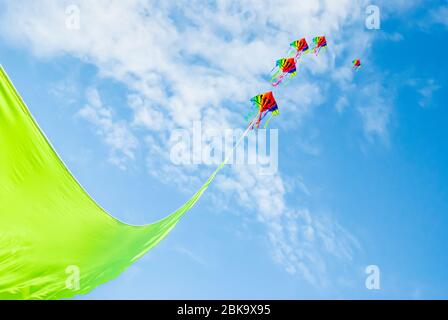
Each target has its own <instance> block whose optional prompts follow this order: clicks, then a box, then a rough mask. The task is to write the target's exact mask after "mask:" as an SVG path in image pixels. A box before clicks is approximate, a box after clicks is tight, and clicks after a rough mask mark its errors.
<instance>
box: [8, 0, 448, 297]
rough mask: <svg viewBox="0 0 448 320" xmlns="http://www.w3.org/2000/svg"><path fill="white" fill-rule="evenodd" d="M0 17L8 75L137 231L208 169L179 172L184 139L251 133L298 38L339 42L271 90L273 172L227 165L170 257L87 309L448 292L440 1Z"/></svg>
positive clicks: (120, 6)
mask: <svg viewBox="0 0 448 320" xmlns="http://www.w3.org/2000/svg"><path fill="white" fill-rule="evenodd" d="M70 4H75V5H77V6H78V7H79V8H80V23H81V24H80V29H79V30H68V29H67V28H66V27H65V20H66V18H67V16H66V14H65V8H66V6H67V5H70ZM369 4H374V5H377V6H378V8H379V9H380V13H381V27H380V29H379V30H368V29H367V28H366V27H365V24H364V20H365V18H366V14H365V8H366V7H367V5H369ZM0 9H1V10H0V16H1V19H0V63H1V64H2V65H3V67H4V68H5V69H6V71H7V72H8V74H9V75H10V77H11V78H12V80H13V82H14V84H15V86H16V87H17V88H18V90H19V92H20V93H21V95H22V97H23V98H24V100H25V101H26V103H27V105H28V107H29V108H30V110H31V112H32V114H33V115H34V116H35V118H36V119H37V121H38V123H39V124H40V126H41V128H42V129H43V130H44V132H45V133H46V135H47V136H48V137H49V139H50V141H52V144H53V145H54V147H55V148H56V150H57V151H58V153H59V155H60V156H61V158H62V159H63V160H64V161H65V163H66V164H67V165H68V167H69V168H70V170H71V171H72V172H73V173H74V175H75V176H76V178H77V179H78V180H79V181H80V182H81V184H82V185H83V186H84V187H85V189H86V190H87V191H88V192H89V194H90V195H91V196H92V197H93V198H94V199H95V200H96V201H97V202H98V203H100V204H101V206H103V207H104V208H105V209H106V210H107V211H108V212H110V213H111V214H112V215H113V216H115V217H117V218H119V219H121V220H123V221H126V222H128V223H131V224H144V223H150V222H153V221H155V220H157V219H159V218H161V217H164V216H165V215H167V214H169V213H170V212H172V211H174V210H175V209H176V208H177V207H179V206H180V205H181V204H182V203H183V202H184V201H185V200H187V199H188V198H189V196H190V195H191V194H192V193H193V192H194V191H195V190H196V189H197V188H198V187H199V186H200V185H201V182H203V181H204V180H205V178H206V177H207V175H209V174H210V173H211V172H212V171H213V167H212V166H205V165H201V166H176V165H174V164H172V163H170V161H169V150H170V149H169V147H170V145H169V137H170V133H171V132H172V131H173V130H175V129H177V128H181V129H185V130H191V128H192V123H193V121H201V122H202V124H203V125H204V126H212V127H216V128H218V129H224V128H242V127H243V126H244V119H243V114H245V113H246V111H247V109H245V108H247V106H248V102H247V101H248V100H249V99H250V98H251V97H252V96H254V95H255V94H258V93H260V92H263V91H266V90H268V89H269V84H268V83H267V82H266V77H267V73H268V72H269V70H270V69H271V68H272V64H273V63H274V61H275V59H276V58H279V57H280V56H281V55H282V54H284V53H285V51H286V50H287V47H288V43H289V42H291V41H292V40H295V39H297V38H301V37H302V36H306V37H307V38H308V39H309V41H310V39H311V37H312V36H315V35H319V34H325V35H327V38H328V42H329V47H328V50H326V51H323V52H322V53H321V54H320V55H319V56H318V57H313V56H311V55H309V56H305V57H304V58H303V59H302V61H301V65H300V67H299V75H298V77H297V78H295V79H294V80H292V81H291V82H290V83H289V85H288V86H287V87H285V88H283V89H281V90H276V92H275V94H276V97H277V100H278V102H279V105H280V109H281V116H280V117H279V118H277V119H275V121H273V122H272V124H271V128H277V129H278V130H279V155H278V156H279V171H278V173H277V174H276V175H274V176H258V175H257V174H256V170H254V169H253V168H250V167H239V168H235V167H231V166H229V167H228V168H226V169H225V170H224V171H223V172H222V175H221V176H220V178H219V179H218V180H217V181H216V184H215V185H213V186H212V188H211V189H210V190H209V191H208V193H207V194H206V195H205V196H204V198H203V199H202V200H201V201H200V203H199V204H198V205H197V206H196V207H195V208H194V209H193V210H192V211H191V212H190V213H189V214H188V215H187V216H186V217H185V218H184V219H183V220H182V221H181V223H179V225H178V226H177V227H176V228H175V229H174V230H173V232H172V233H171V234H170V235H169V236H168V237H167V238H166V239H165V240H164V241H163V242H162V243H161V244H160V245H158V246H157V247H156V248H154V249H153V250H151V251H150V252H149V253H148V254H147V255H146V256H145V257H143V258H142V259H141V260H140V261H138V262H137V263H136V264H135V265H134V266H132V267H131V268H130V269H128V270H127V271H126V272H125V273H123V274H122V275H121V276H120V277H119V278H117V279H116V280H114V281H111V282H110V283H106V284H104V285H103V286H101V287H99V288H97V289H96V290H94V291H93V292H92V293H91V294H89V295H88V296H86V297H82V298H87V299H95V298H103V299H104V298H105V299H107V298H123V299H147V298H148V299H153V298H184V299H186V298H189V299H194V298H212V299H213V298H253V299H257V298H267V299H280V298H286V299H296V298H361V299H362V298H446V297H447V293H448V287H447V283H448V276H447V274H446V272H445V270H446V268H447V267H448V257H447V254H446V244H447V243H448V236H447V235H446V232H445V229H446V227H447V226H448V215H447V214H448V185H447V181H448V169H447V167H446V165H445V164H446V163H447V161H448V159H447V157H448V154H447V151H446V149H447V148H446V145H447V143H446V141H447V138H448V128H447V126H446V125H445V122H446V119H447V115H448V112H447V110H446V108H445V106H446V104H444V101H446V99H447V98H448V96H447V89H446V83H447V77H448V76H447V72H446V69H447V68H446V61H445V55H446V54H445V52H446V49H447V45H446V44H445V42H444V41H443V39H445V38H446V35H447V34H446V33H447V28H448V20H447V17H448V14H447V12H448V2H447V1H432V2H423V1H377V2H376V3H374V2H372V3H370V2H369V3H368V2H364V1H346V0H340V1H339V0H338V1H333V0H332V1H301V2H300V1H281V2H273V3H270V2H269V1H266V2H264V3H263V4H260V3H258V2H257V1H249V2H247V4H246V5H241V4H239V3H238V2H233V1H226V2H220V1H219V2H213V1H211V2H201V1H198V2H185V4H184V5H183V6H175V5H171V4H163V5H162V4H160V3H157V2H155V1H139V0H132V1H126V3H124V2H123V1H111V2H107V1H95V2H88V1H66V2H65V3H64V1H61V2H59V3H58V4H56V3H55V2H54V1H29V2H27V3H26V4H22V3H21V4H17V2H16V1H5V0H0ZM199 9H200V10H199ZM198 12H201V14H198ZM355 58H360V59H361V61H362V62H363V67H362V69H361V70H360V71H359V72H357V73H354V72H353V71H352V70H351V65H350V63H351V60H353V59H355ZM229 186H230V187H229ZM264 190H269V191H270V197H269V201H267V202H266V201H260V199H259V198H258V196H259V195H260V194H263V191H264ZM113 245H114V244H111V246H113ZM368 265H377V266H378V267H379V268H380V271H381V289H380V290H367V289H366V287H365V284H364V283H365V279H366V277H367V275H366V274H365V273H364V269H365V267H366V266H368Z"/></svg>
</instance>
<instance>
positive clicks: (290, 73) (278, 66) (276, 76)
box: [271, 58, 297, 87]
mask: <svg viewBox="0 0 448 320" xmlns="http://www.w3.org/2000/svg"><path fill="white" fill-rule="evenodd" d="M271 74H272V76H271V84H272V85H273V86H274V87H276V86H278V85H279V84H280V83H282V81H283V79H285V77H286V76H287V77H288V80H289V79H291V78H293V77H295V76H296V75H297V68H296V61H295V59H294V58H288V59H280V60H277V62H276V63H275V67H274V69H272V72H271Z"/></svg>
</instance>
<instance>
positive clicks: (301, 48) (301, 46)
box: [288, 38, 310, 61]
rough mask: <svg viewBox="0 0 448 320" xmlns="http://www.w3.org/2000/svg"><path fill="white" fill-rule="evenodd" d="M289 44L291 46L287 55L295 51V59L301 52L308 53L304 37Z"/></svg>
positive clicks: (298, 57) (297, 58)
mask: <svg viewBox="0 0 448 320" xmlns="http://www.w3.org/2000/svg"><path fill="white" fill-rule="evenodd" d="M290 46H291V48H290V50H289V53H288V55H291V54H293V53H295V56H294V59H295V60H296V61H298V60H299V59H300V57H301V56H302V55H303V54H305V53H308V52H309V49H310V48H309V46H308V42H306V39H305V38H302V39H300V40H296V41H293V42H291V44H290Z"/></svg>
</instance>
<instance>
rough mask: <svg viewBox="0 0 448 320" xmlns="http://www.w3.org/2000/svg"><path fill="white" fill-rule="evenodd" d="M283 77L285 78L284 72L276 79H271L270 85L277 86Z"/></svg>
mask: <svg viewBox="0 0 448 320" xmlns="http://www.w3.org/2000/svg"><path fill="white" fill-rule="evenodd" d="M284 78H285V74H284V73H283V74H281V75H280V77H278V79H277V81H274V80H275V79H272V80H271V82H272V86H273V87H277V86H278V85H279V84H280V83H281V82H282V81H283V79H284Z"/></svg>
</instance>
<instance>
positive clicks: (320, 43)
mask: <svg viewBox="0 0 448 320" xmlns="http://www.w3.org/2000/svg"><path fill="white" fill-rule="evenodd" d="M313 43H314V47H313V53H314V54H316V56H317V55H318V54H319V52H320V50H321V49H322V48H326V47H327V39H326V38H325V36H320V37H315V38H313Z"/></svg>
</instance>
